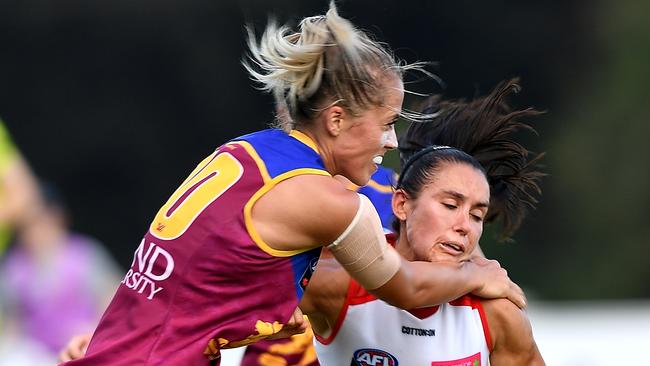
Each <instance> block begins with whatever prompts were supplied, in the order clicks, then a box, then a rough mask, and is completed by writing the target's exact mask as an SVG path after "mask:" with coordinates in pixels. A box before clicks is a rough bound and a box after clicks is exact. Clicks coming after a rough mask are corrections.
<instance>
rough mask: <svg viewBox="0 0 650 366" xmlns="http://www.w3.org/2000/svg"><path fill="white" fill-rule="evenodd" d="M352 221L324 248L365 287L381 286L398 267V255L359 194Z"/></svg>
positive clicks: (366, 201)
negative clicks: (387, 241) (357, 207)
mask: <svg viewBox="0 0 650 366" xmlns="http://www.w3.org/2000/svg"><path fill="white" fill-rule="evenodd" d="M359 201H360V202H359V209H358V210H357V214H356V215H355V216H354V218H353V219H352V222H351V223H350V225H348V227H347V228H346V229H345V231H343V234H341V236H339V237H338V238H337V239H336V240H335V241H334V242H333V243H332V244H330V245H328V247H327V248H328V249H329V250H330V251H331V252H332V254H333V255H334V257H335V258H336V260H337V261H338V262H339V263H341V265H342V266H343V268H345V270H346V271H348V273H350V275H351V276H352V277H353V278H354V279H355V280H357V282H359V284H361V286H363V287H365V288H366V289H368V290H374V289H376V288H379V287H381V286H383V285H384V284H385V283H386V282H388V280H390V279H391V278H393V276H394V275H395V273H397V271H398V270H399V267H400V262H401V259H400V256H399V254H397V251H395V250H394V249H393V248H391V247H390V246H389V245H388V243H386V238H385V237H384V232H383V229H382V226H381V220H380V219H379V215H378V214H377V211H376V210H375V209H374V207H373V206H372V203H370V200H369V199H368V197H366V196H364V195H362V194H359Z"/></svg>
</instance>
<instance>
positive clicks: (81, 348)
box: [59, 334, 90, 363]
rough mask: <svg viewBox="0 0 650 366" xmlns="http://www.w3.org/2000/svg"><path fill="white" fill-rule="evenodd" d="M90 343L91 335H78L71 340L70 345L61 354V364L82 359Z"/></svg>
mask: <svg viewBox="0 0 650 366" xmlns="http://www.w3.org/2000/svg"><path fill="white" fill-rule="evenodd" d="M88 343H90V334H81V335H76V336H74V337H72V338H71V339H70V341H69V342H68V344H67V345H66V346H65V348H63V350H62V351H61V352H60V353H59V363H61V362H67V361H72V360H76V359H78V358H82V357H83V356H84V355H85V354H86V349H87V348H88Z"/></svg>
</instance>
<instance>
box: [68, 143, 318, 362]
mask: <svg viewBox="0 0 650 366" xmlns="http://www.w3.org/2000/svg"><path fill="white" fill-rule="evenodd" d="M301 174H320V175H329V173H327V171H325V168H324V165H323V161H322V159H321V158H320V156H319V154H318V151H317V149H316V146H315V145H314V143H313V141H311V140H310V139H309V138H308V137H307V136H306V135H304V134H302V133H300V132H297V131H293V132H292V133H291V134H289V135H288V134H286V133H284V132H282V131H280V130H264V131H260V132H257V133H253V134H250V135H246V136H243V137H240V138H237V139H234V140H232V141H230V142H228V143H227V144H225V145H223V146H221V147H219V148H218V149H217V150H216V151H215V152H214V153H213V154H211V155H210V156H208V157H207V158H206V159H205V160H203V161H202V162H201V163H200V164H199V165H198V167H197V168H196V169H195V170H194V171H193V172H192V173H191V174H190V175H189V177H188V178H187V179H186V180H185V182H183V184H182V185H181V186H180V187H179V188H178V189H177V190H176V191H175V192H174V194H173V195H172V196H171V197H170V198H169V200H168V201H167V203H165V205H164V206H163V207H162V208H161V209H160V211H159V212H158V214H157V215H156V217H155V218H154V220H153V222H152V223H151V226H150V228H149V231H148V232H147V233H146V235H145V236H144V238H143V239H142V241H141V242H140V244H139V246H138V247H137V249H136V251H135V254H134V256H133V262H132V264H131V268H130V269H129V270H128V272H127V273H126V275H125V277H124V279H123V280H122V283H121V285H120V287H119V289H118V291H117V293H116V295H115V297H114V298H113V301H112V302H111V304H110V305H109V307H108V309H107V310H106V313H105V314H104V316H103V317H102V319H101V321H100V323H99V325H98V327H97V330H96V331H95V333H94V335H93V338H92V341H91V342H90V346H89V348H88V351H87V353H86V356H85V357H84V358H82V359H79V360H76V361H71V362H68V363H66V365H67V366H78V365H111V366H113V365H125V366H126V365H128V366H141V365H147V366H154V365H167V366H169V365H171V366H175V365H179V366H181V365H182V366H185V365H192V366H196V365H215V364H218V359H219V350H220V349H222V348H232V347H239V346H243V345H246V344H249V343H252V342H255V341H257V340H261V339H264V338H266V337H268V336H269V335H271V334H273V333H276V332H277V331H279V330H280V328H281V326H282V323H283V322H286V321H287V320H288V319H289V318H290V317H291V315H292V313H293V311H294V309H295V308H296V306H297V305H298V302H299V301H300V298H301V297H302V295H303V290H304V287H305V286H306V284H307V282H308V281H309V278H310V276H311V273H312V270H313V268H314V267H315V265H316V262H317V261H318V256H319V254H320V247H317V248H312V249H306V250H301V251H279V250H274V249H273V248H271V247H269V246H268V245H267V244H266V243H265V242H264V241H263V240H262V239H261V238H260V236H259V235H258V234H257V232H256V230H255V228H254V227H253V225H252V220H251V208H252V206H253V204H254V203H255V202H256V200H257V199H259V198H260V197H261V196H262V195H263V194H264V193H265V192H267V191H268V190H269V189H271V188H272V187H273V186H274V185H276V184H277V183H278V182H281V181H282V180H285V179H288V178H291V177H294V176H297V175H301Z"/></svg>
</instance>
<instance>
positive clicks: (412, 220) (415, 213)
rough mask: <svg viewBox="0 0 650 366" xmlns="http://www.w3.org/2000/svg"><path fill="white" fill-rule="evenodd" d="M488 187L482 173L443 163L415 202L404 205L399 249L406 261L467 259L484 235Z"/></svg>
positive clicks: (409, 200)
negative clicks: (404, 215)
mask: <svg viewBox="0 0 650 366" xmlns="http://www.w3.org/2000/svg"><path fill="white" fill-rule="evenodd" d="M489 199H490V188H489V186H488V183H487V180H486V178H485V176H484V175H483V173H482V172H480V171H478V170H476V169H475V168H474V167H472V166H470V165H468V164H464V163H445V164H443V165H442V167H441V169H440V172H439V173H438V174H436V175H435V178H434V180H433V182H431V183H429V184H428V185H425V186H424V187H423V189H422V191H421V192H420V195H419V197H418V198H417V199H408V200H407V201H406V203H405V205H404V207H405V213H406V220H405V222H402V224H401V230H400V246H402V248H404V247H405V248H406V250H403V251H405V253H404V254H405V256H406V257H407V259H411V260H420V261H429V262H438V261H453V262H459V261H462V260H466V259H469V257H470V255H471V253H472V251H473V250H474V248H476V245H477V244H478V241H479V239H480V238H481V234H482V232H483V218H484V217H485V215H486V213H487V208H488V204H489Z"/></svg>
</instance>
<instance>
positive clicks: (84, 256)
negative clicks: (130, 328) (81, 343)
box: [0, 184, 121, 366]
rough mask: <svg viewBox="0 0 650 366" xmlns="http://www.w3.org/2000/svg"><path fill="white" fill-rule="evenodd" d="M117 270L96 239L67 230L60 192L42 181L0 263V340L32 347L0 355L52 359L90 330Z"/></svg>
mask: <svg viewBox="0 0 650 366" xmlns="http://www.w3.org/2000/svg"><path fill="white" fill-rule="evenodd" d="M120 272H121V270H119V268H118V266H117V265H116V264H115V263H114V261H113V259H112V258H111V257H110V256H109V255H108V254H107V253H106V251H105V249H104V247H103V246H102V245H100V243H98V242H97V241H96V240H95V239H93V238H90V237H88V236H85V235H82V234H78V233H75V232H71V231H69V229H68V216H67V214H66V209H65V205H64V203H63V199H62V197H61V196H60V194H59V192H58V191H57V190H56V188H54V186H52V185H49V184H42V185H41V189H40V202H38V203H37V204H35V205H34V206H32V207H30V208H29V210H28V213H27V215H26V217H25V219H24V222H23V223H22V225H20V226H18V227H17V228H16V242H15V243H14V244H13V246H12V247H11V248H10V249H9V250H8V251H7V253H6V254H5V258H4V259H3V261H2V263H1V265H0V279H1V280H0V298H1V300H0V301H1V302H2V308H3V312H4V315H3V318H4V319H5V323H4V327H3V328H4V331H3V335H4V337H3V338H4V342H7V343H9V342H30V343H31V344H32V345H33V346H34V347H36V348H35V349H33V350H30V351H29V354H25V351H24V350H22V349H21V350H13V352H11V353H13V356H8V355H5V356H4V357H2V356H0V360H2V359H3V358H4V359H10V357H11V358H13V359H17V358H16V357H18V356H19V355H17V354H18V353H22V355H20V357H22V358H25V357H27V356H28V355H30V357H31V355H33V354H38V355H39V356H43V357H47V358H49V359H50V364H53V362H54V355H56V353H57V352H58V351H59V350H60V349H61V347H62V346H63V345H64V344H65V342H67V340H68V339H69V338H70V337H71V336H72V335H74V334H78V333H80V332H89V331H92V329H93V328H94V326H95V324H96V323H97V322H98V321H99V317H100V316H101V314H102V312H103V311H104V309H105V307H106V306H107V304H108V302H109V301H110V296H111V294H112V293H113V291H114V290H115V288H116V287H117V285H118V284H119V281H120V279H119V278H120V276H119V273H120ZM37 350H38V351H37ZM2 362H3V361H0V365H4V364H2ZM4 362H6V360H5V361H4ZM13 362H14V363H13V364H12V366H17V362H18V361H13ZM30 362H33V361H30ZM28 364H31V363H26V364H25V365H28Z"/></svg>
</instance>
